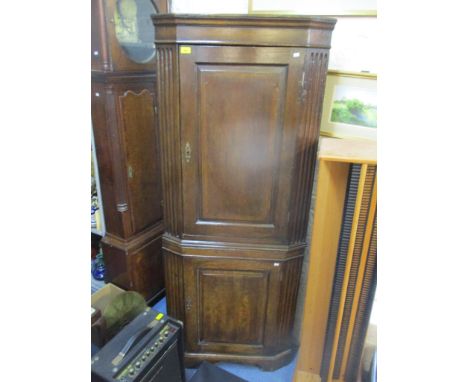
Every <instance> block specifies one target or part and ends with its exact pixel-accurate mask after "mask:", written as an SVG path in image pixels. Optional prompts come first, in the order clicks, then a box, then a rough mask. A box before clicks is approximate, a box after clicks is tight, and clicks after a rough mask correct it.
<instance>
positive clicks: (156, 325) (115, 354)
mask: <svg viewBox="0 0 468 382" xmlns="http://www.w3.org/2000/svg"><path fill="white" fill-rule="evenodd" d="M183 359H184V349H183V342H182V323H181V322H179V321H177V320H175V319H173V318H170V317H168V316H166V315H164V314H163V313H159V312H156V311H154V310H151V309H150V308H147V309H146V310H145V311H144V312H143V313H140V314H139V315H138V316H137V317H136V318H135V319H134V320H133V321H132V322H130V323H129V324H128V325H127V326H125V327H124V328H123V329H122V330H121V331H120V332H119V333H118V334H117V335H116V336H115V337H114V338H112V340H110V341H109V342H108V343H107V344H106V345H104V347H103V348H102V349H101V350H100V351H99V352H98V353H96V354H95V355H94V356H93V357H92V358H91V381H93V382H111V381H112V382H114V381H115V382H117V381H119V382H185V371H184V365H183Z"/></svg>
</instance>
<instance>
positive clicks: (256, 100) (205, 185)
mask: <svg viewBox="0 0 468 382" xmlns="http://www.w3.org/2000/svg"><path fill="white" fill-rule="evenodd" d="M197 69H198V73H197V77H198V90H199V104H198V113H199V116H200V120H199V126H198V127H199V141H198V143H199V150H200V151H199V158H198V160H199V163H198V164H199V175H200V176H199V178H198V181H199V185H198V190H199V192H200V194H199V198H200V200H199V204H198V206H197V207H198V208H199V211H197V212H198V213H197V215H198V216H197V219H198V220H200V221H203V222H226V223H246V224H249V223H258V224H273V217H272V213H273V211H274V199H275V191H276V188H277V187H278V178H277V176H278V174H277V168H278V160H279V153H280V152H279V148H278V145H279V144H280V141H281V132H282V116H283V113H284V103H285V102H284V99H285V87H286V78H287V67H286V66H261V65H236V64H235V65H198V66H197ZM226 89H229V90H228V92H226ZM219 94H225V96H222V97H220V96H219Z"/></svg>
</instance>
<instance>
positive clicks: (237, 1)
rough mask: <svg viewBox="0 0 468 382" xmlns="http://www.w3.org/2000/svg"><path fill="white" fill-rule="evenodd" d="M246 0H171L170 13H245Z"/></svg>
mask: <svg viewBox="0 0 468 382" xmlns="http://www.w3.org/2000/svg"><path fill="white" fill-rule="evenodd" d="M248 5H249V3H248V1H247V0H230V1H219V0H173V1H172V13H224V14H230V13H247V12H248V9H249V7H248Z"/></svg>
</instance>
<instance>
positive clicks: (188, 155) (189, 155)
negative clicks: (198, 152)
mask: <svg viewBox="0 0 468 382" xmlns="http://www.w3.org/2000/svg"><path fill="white" fill-rule="evenodd" d="M191 158H192V148H191V147H190V143H188V142H187V143H186V144H185V161H186V162H187V163H189V162H190V159H191Z"/></svg>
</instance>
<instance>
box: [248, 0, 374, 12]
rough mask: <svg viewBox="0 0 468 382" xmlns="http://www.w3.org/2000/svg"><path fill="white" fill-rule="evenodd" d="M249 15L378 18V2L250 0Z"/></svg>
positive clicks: (353, 0)
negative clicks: (272, 14)
mask: <svg viewBox="0 0 468 382" xmlns="http://www.w3.org/2000/svg"><path fill="white" fill-rule="evenodd" d="M249 13H282V14H303V15H320V16H345V15H346V16H350V15H353V16H376V15H377V0H310V1H303V0H249Z"/></svg>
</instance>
